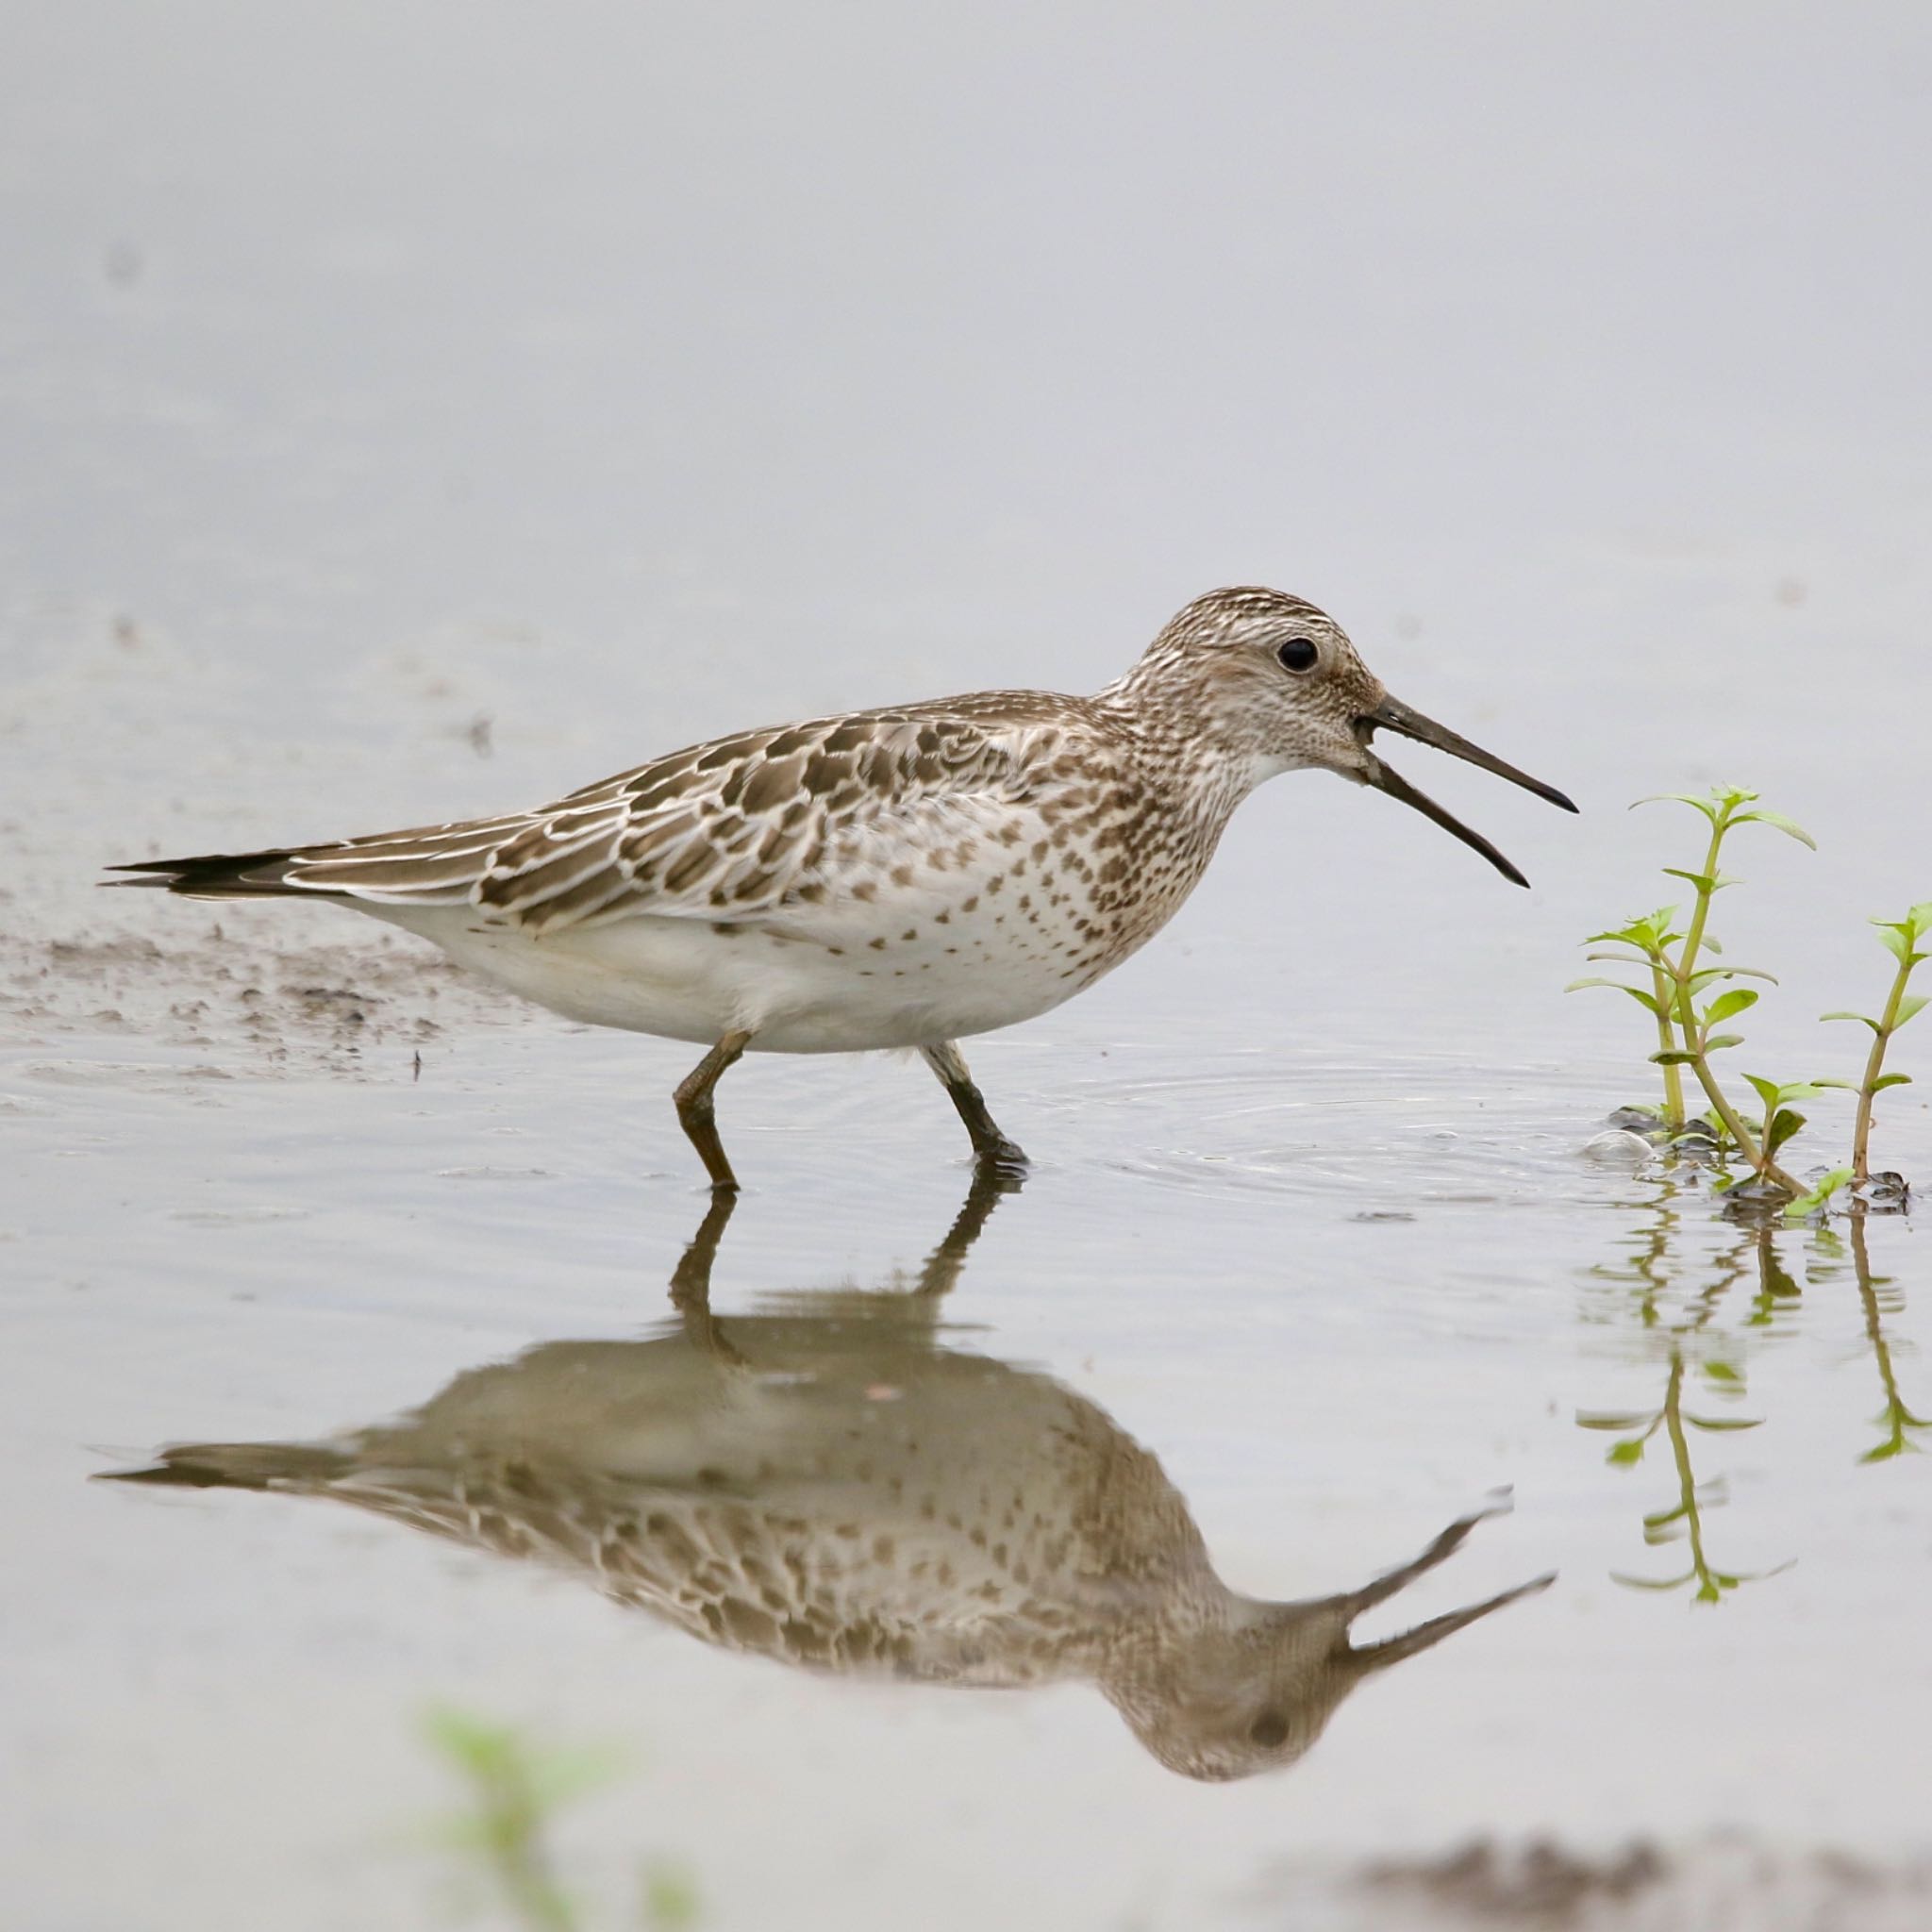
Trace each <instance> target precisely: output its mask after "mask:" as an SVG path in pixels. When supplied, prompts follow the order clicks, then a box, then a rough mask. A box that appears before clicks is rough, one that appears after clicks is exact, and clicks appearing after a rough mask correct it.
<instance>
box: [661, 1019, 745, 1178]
mask: <svg viewBox="0 0 1932 1932" xmlns="http://www.w3.org/2000/svg"><path fill="white" fill-rule="evenodd" d="M750 1044H751V1035H750V1034H749V1033H727V1034H726V1035H725V1036H724V1039H723V1040H721V1041H719V1042H718V1043H717V1045H716V1046H714V1047H713V1048H712V1049H711V1050H710V1052H709V1053H708V1054H707V1055H706V1056H705V1057H704V1058H703V1059H701V1060H700V1061H699V1062H698V1063H697V1065H696V1066H694V1067H693V1068H692V1069H691V1072H690V1073H689V1074H686V1075H685V1076H684V1078H683V1079H682V1080H680V1081H679V1082H678V1085H677V1091H676V1093H675V1095H674V1096H673V1098H674V1099H675V1101H676V1102H677V1118H678V1122H679V1124H681V1125H682V1126H683V1128H684V1131H685V1133H686V1135H687V1136H688V1137H689V1138H690V1141H691V1145H692V1146H693V1147H695V1148H696V1149H697V1150H698V1158H699V1159H700V1160H702V1161H703V1162H704V1163H705V1172H706V1173H707V1174H709V1175H710V1176H711V1185H712V1187H714V1188H725V1189H729V1190H731V1191H736V1190H737V1187H738V1176H737V1175H736V1174H733V1173H732V1172H731V1163H730V1162H729V1161H728V1160H726V1159H725V1158H724V1145H723V1143H722V1142H721V1141H719V1139H718V1117H717V1114H716V1112H715V1111H714V1109H713V1108H712V1106H711V1089H712V1088H714V1087H715V1086H716V1085H717V1084H718V1076H719V1074H722V1073H723V1072H724V1069H725V1068H726V1067H730V1066H735V1065H736V1064H737V1063H738V1061H739V1059H740V1058H741V1057H742V1055H743V1053H744V1050H745V1048H746V1047H747V1046H749V1045H750Z"/></svg>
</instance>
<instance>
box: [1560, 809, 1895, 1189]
mask: <svg viewBox="0 0 1932 1932" xmlns="http://www.w3.org/2000/svg"><path fill="white" fill-rule="evenodd" d="M1659 802H1671V803H1675V804H1681V805H1688V806H1690V807H1691V808H1692V809H1693V810H1694V811H1696V812H1698V813H1700V814H1702V816H1703V818H1704V820H1705V822H1706V824H1707V826H1708V828H1709V837H1708V840H1707V844H1706V847H1705V852H1704V858H1703V861H1702V863H1701V865H1700V866H1699V867H1698V868H1697V870H1695V871H1691V870H1688V869H1686V868H1683V867H1680V866H1666V867H1665V868H1664V871H1665V873H1666V874H1668V875H1669V876H1671V877H1673V878H1679V879H1682V880H1684V881H1685V882H1686V884H1688V885H1689V886H1690V888H1691V915H1690V918H1689V919H1688V921H1687V922H1686V923H1685V924H1683V925H1682V926H1681V927H1680V926H1679V925H1678V924H1677V914H1678V908H1677V907H1675V906H1663V907H1659V908H1657V910H1656V911H1655V912H1650V913H1645V914H1643V915H1642V916H1641V917H1639V918H1636V919H1633V920H1630V921H1629V922H1628V923H1627V924H1624V925H1622V926H1619V927H1616V928H1613V929H1611V930H1609V931H1606V932H1598V933H1592V934H1591V936H1590V938H1589V939H1588V940H1587V941H1585V942H1584V943H1585V944H1586V945H1588V946H1591V947H1593V948H1603V949H1606V950H1595V951H1591V952H1590V953H1589V954H1588V955H1586V957H1587V958H1589V959H1591V960H1592V961H1606V962H1610V963H1614V964H1616V965H1618V966H1621V967H1624V968H1626V969H1632V970H1634V971H1635V973H1636V974H1637V975H1638V977H1639V984H1637V985H1634V986H1633V985H1631V984H1630V983H1629V981H1628V980H1626V979H1617V978H1610V977H1607V976H1606V975H1602V974H1591V975H1589V976H1587V977H1585V978H1582V979H1577V980H1573V981H1572V982H1571V984H1570V986H1569V987H1568V988H1567V989H1566V991H1572V992H1574V991H1576V990H1577V989H1578V988H1581V987H1588V986H1607V987H1612V988H1614V989H1615V990H1616V991H1619V992H1623V993H1627V994H1628V995H1629V997H1630V998H1632V999H1633V1000H1635V1001H1636V1002H1637V1003H1638V1004H1639V1005H1640V1006H1641V1007H1642V1008H1645V1009H1646V1010H1647V1011H1648V1012H1649V1013H1650V1015H1651V1017H1652V1020H1653V1023H1654V1024H1655V1026H1656V1029H1657V1048H1656V1050H1655V1051H1654V1052H1653V1053H1652V1054H1651V1056H1650V1058H1651V1059H1652V1060H1653V1061H1654V1062H1655V1063H1656V1064H1657V1066H1658V1067H1659V1068H1660V1069H1661V1070H1662V1074H1663V1090H1664V1098H1663V1104H1662V1105H1661V1107H1657V1108H1645V1109H1644V1110H1645V1111H1647V1112H1650V1113H1652V1114H1654V1115H1655V1117H1656V1118H1657V1121H1658V1122H1659V1124H1660V1127H1661V1130H1662V1133H1663V1135H1664V1137H1665V1139H1666V1141H1667V1142H1668V1143H1671V1144H1675V1145H1679V1146H1683V1145H1686V1144H1688V1143H1691V1142H1693V1141H1694V1142H1696V1143H1698V1144H1700V1145H1702V1146H1706V1147H1712V1148H1714V1149H1715V1151H1716V1152H1717V1153H1718V1155H1719V1156H1720V1157H1722V1156H1723V1155H1724V1153H1726V1152H1729V1151H1734V1152H1735V1153H1736V1154H1737V1156H1738V1157H1739V1158H1740V1159H1742V1160H1743V1161H1745V1162H1747V1163H1748V1164H1749V1166H1750V1168H1751V1173H1752V1177H1753V1179H1754V1180H1755V1181H1756V1182H1757V1184H1758V1186H1759V1187H1760V1189H1762V1190H1765V1191H1778V1192H1781V1193H1783V1194H1784V1195H1785V1196H1786V1197H1787V1205H1786V1208H1785V1211H1786V1213H1787V1214H1789V1215H1791V1216H1793V1217H1802V1216H1804V1215H1808V1214H1812V1213H1815V1212H1817V1211H1818V1210H1819V1209H1820V1208H1823V1207H1824V1205H1825V1203H1826V1202H1828V1201H1829V1200H1830V1198H1831V1196H1832V1195H1833V1194H1834V1193H1835V1192H1837V1191H1838V1190H1839V1189H1840V1188H1841V1187H1843V1186H1844V1185H1845V1184H1846V1183H1847V1182H1851V1183H1853V1184H1854V1185H1855V1186H1861V1187H1862V1186H1863V1185H1864V1184H1865V1183H1866V1182H1867V1181H1868V1180H1869V1179H1870V1178H1871V1169H1870V1144H1871V1131H1872V1105H1873V1102H1874V1099H1875V1098H1876V1096H1877V1095H1878V1094H1879V1093H1881V1092H1883V1091H1885V1090H1886V1089H1887V1088H1890V1087H1897V1086H1903V1085H1905V1084H1906V1083H1907V1081H1908V1080H1909V1078H1910V1075H1909V1074H1889V1073H1887V1072H1886V1071H1885V1057H1886V1052H1887V1049H1888V1048H1889V1046H1890V1042H1891V1040H1892V1038H1893V1036H1894V1035H1895V1034H1897V1032H1898V1031H1899V1029H1900V1028H1901V1027H1902V1026H1904V1025H1906V1024H1907V1022H1909V1021H1910V1020H1912V1019H1913V1018H1914V1017H1915V1016H1916V1015H1917V1014H1918V1013H1919V1012H1920V1011H1921V1010H1923V1008H1924V1007H1925V1005H1926V1004H1927V1002H1926V999H1925V998H1924V997H1923V996H1920V995H1915V994H1911V993H1909V992H1907V981H1908V980H1909V979H1910V977H1911V974H1912V969H1913V968H1914V967H1915V966H1917V965H1919V964H1920V962H1921V961H1922V960H1924V958H1927V957H1928V955H1927V954H1926V953H1924V952H1921V951H1919V950H1918V945H1919V941H1921V940H1923V939H1924V938H1925V937H1926V935H1927V933H1928V932H1932V900H1926V901H1924V902H1923V903H1922V904H1920V905H1917V906H1914V907H1913V908H1911V909H1910V910H1909V911H1908V912H1907V914H1906V916H1905V918H1904V919H1903V920H1897V921H1886V920H1874V921H1873V924H1874V925H1876V926H1877V927H1878V928H1879V935H1880V939H1881V941H1883V943H1884V944H1885V946H1886V947H1887V948H1888V950H1889V951H1890V953H1891V954H1892V956H1893V958H1895V959H1896V960H1897V962H1898V969H1897V972H1896V974H1895V975H1894V977H1893V980H1892V986H1891V991H1890V995H1889V996H1888V998H1887V1000H1886V1003H1885V1006H1884V1008H1883V1010H1882V1011H1881V1013H1880V1015H1879V1016H1878V1017H1877V1018H1876V1019H1873V1018H1871V1017H1869V1016H1867V1015H1865V1014H1863V1013H1827V1014H1825V1015H1824V1018H1825V1019H1828V1020H1857V1021H1859V1022H1861V1023H1862V1024H1864V1025H1866V1026H1869V1027H1870V1028H1871V1029H1872V1034H1873V1041H1872V1051H1871V1053H1870V1055H1869V1056H1868V1058H1867V1060H1866V1065H1865V1073H1864V1076H1863V1078H1862V1079H1861V1080H1857V1081H1852V1080H1840V1079H1818V1080H1793V1081H1783V1082H1780V1081H1776V1080H1772V1079H1769V1078H1767V1077H1765V1076H1763V1075H1760V1074H1745V1075H1744V1076H1743V1078H1744V1081H1745V1084H1746V1085H1748V1086H1749V1087H1750V1088H1751V1090H1752V1091H1754V1092H1755V1093H1756V1094H1757V1099H1758V1102H1759V1104H1760V1108H1761V1111H1760V1112H1759V1113H1758V1114H1757V1115H1756V1116H1755V1117H1754V1116H1752V1115H1750V1114H1748V1113H1746V1112H1744V1111H1743V1110H1741V1109H1740V1108H1739V1107H1738V1106H1737V1105H1736V1104H1735V1103H1734V1102H1733V1101H1732V1099H1731V1097H1730V1096H1729V1095H1728V1094H1727V1093H1726V1092H1725V1091H1724V1085H1723V1083H1722V1081H1721V1080H1720V1079H1719V1077H1718V1074H1717V1069H1716V1066H1715V1064H1714V1056H1716V1055H1717V1054H1720V1053H1725V1052H1728V1051H1729V1050H1731V1049H1732V1048H1733V1047H1737V1046H1741V1045H1742V1044H1743V1035H1742V1034H1741V1033H1738V1032H1734V1031H1731V1030H1728V1029H1729V1028H1730V1027H1731V1025H1732V1024H1733V1023H1734V1022H1735V1021H1737V1019H1738V1018H1739V1017H1740V1015H1741V1014H1743V1013H1746V1012H1748V1011H1749V1010H1750V1009H1751V1008H1753V1007H1754V1006H1756V1005H1757V1000H1758V997H1759V995H1758V992H1757V988H1755V987H1746V986H1735V985H1731V984H1729V982H1730V981H1733V980H1737V979H1740V978H1742V979H1760V980H1765V981H1768V982H1770V983H1771V984H1773V985H1775V984H1776V979H1775V977H1774V975H1773V974H1769V973H1766V972H1763V971H1761V970H1760V969H1758V968H1757V967H1751V966H1738V965H1733V964H1731V963H1729V962H1728V961H1725V963H1724V964H1722V965H1715V964H1711V963H1709V962H1710V961H1711V960H1712V959H1720V958H1723V953H1724V949H1723V947H1722V946H1721V945H1720V944H1719V942H1718V940H1717V937H1716V935H1715V934H1714V933H1712V932H1711V930H1710V908H1711V903H1712V901H1713V900H1714V899H1715V898H1716V897H1717V895H1718V893H1720V892H1721V891H1724V890H1725V888H1727V887H1729V886H1734V885H1736V884H1737V883H1738V881H1737V880H1736V879H1734V878H1730V877H1727V876H1726V875H1725V874H1724V873H1723V872H1722V871H1721V870H1720V869H1719V861H1720V858H1721V856H1722V854H1723V850H1724V841H1725V840H1726V839H1727V838H1728V837H1729V836H1730V834H1731V833H1732V832H1734V831H1736V830H1737V829H1738V827H1740V825H1751V824H1763V825H1771V826H1773V827H1774V828H1775V829H1776V830H1778V831H1781V832H1784V833H1786V834H1788V835H1789V836H1790V837H1791V838H1793V839H1796V840H1797V841H1799V842H1800V843H1801V844H1804V845H1807V846H1809V847H1810V848H1811V849H1812V850H1813V851H1815V850H1816V849H1817V846H1816V843H1815V842H1814V841H1813V840H1812V838H1811V835H1810V834H1809V833H1808V832H1807V831H1806V830H1805V828H1804V827H1803V826H1802V825H1799V824H1795V823H1794V822H1793V821H1792V820H1790V819H1788V818H1787V817H1785V815H1784V814H1783V813H1782V812H1775V811H1773V810H1771V809H1770V808H1768V807H1766V806H1764V805H1762V804H1760V803H1759V802H1758V797H1757V792H1755V791H1744V790H1743V789H1741V788H1740V787H1738V786H1718V787H1713V788H1712V790H1711V791H1710V793H1709V795H1708V796H1707V797H1699V796H1697V795H1696V794H1695V793H1692V792H1683V791H1677V792H1670V793H1667V794H1665V796H1664V800H1663V801H1659V800H1655V799H1639V800H1638V804H1640V805H1650V804H1655V803H1659ZM1686 1068H1688V1069H1689V1070H1690V1071H1691V1074H1692V1075H1693V1076H1694V1077H1695V1079H1696V1081H1697V1084H1698V1087H1699V1088H1700V1089H1701V1090H1702V1091H1703V1095H1704V1099H1705V1102H1706V1104H1707V1107H1708V1109H1709V1117H1708V1119H1707V1120H1706V1121H1702V1122H1700V1121H1696V1120H1693V1118H1692V1116H1691V1113H1690V1110H1689V1108H1687V1106H1686V1103H1685V1089H1684V1078H1683V1070H1684V1069H1686ZM1826 1087H1842V1088H1846V1089H1849V1090H1850V1091H1854V1092H1856V1093H1857V1096H1858V1104H1857V1119H1856V1122H1855V1124H1854V1128H1853V1137H1852V1158H1851V1160H1850V1162H1849V1164H1847V1165H1845V1166H1842V1167H1835V1168H1833V1169H1831V1170H1830V1171H1829V1172H1828V1173H1826V1174H1824V1175H1823V1176H1821V1177H1820V1178H1819V1179H1818V1180H1817V1181H1815V1182H1813V1183H1812V1184H1811V1185H1809V1186H1808V1187H1807V1185H1806V1184H1805V1183H1804V1182H1803V1181H1801V1180H1798V1179H1797V1178H1796V1177H1795V1176H1793V1175H1792V1174H1790V1171H1789V1170H1788V1169H1787V1168H1786V1167H1784V1166H1783V1165H1782V1164H1781V1163H1780V1161H1779V1159H1778V1156H1779V1154H1780V1153H1781V1152H1782V1150H1783V1149H1784V1147H1785V1145H1786V1143H1787V1142H1788V1141H1790V1139H1791V1138H1792V1136H1793V1135H1795V1134H1796V1133H1797V1132H1798V1131H1799V1129H1800V1128H1802V1127H1803V1126H1804V1125H1805V1121H1806V1117H1805V1115H1804V1114H1802V1113H1800V1112H1799V1111H1798V1108H1797V1103H1798V1102H1800V1101H1805V1100H1811V1099H1814V1098H1815V1097H1816V1096H1817V1095H1818V1093H1819V1092H1820V1091H1823V1090H1824V1088H1826Z"/></svg>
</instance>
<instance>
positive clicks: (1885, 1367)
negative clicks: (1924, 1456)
mask: <svg viewBox="0 0 1932 1932" xmlns="http://www.w3.org/2000/svg"><path fill="white" fill-rule="evenodd" d="M1852 1267H1853V1270H1854V1272H1855V1273H1856V1274H1857V1279H1858V1300H1859V1301H1860V1302H1861V1303H1862V1304H1863V1306H1864V1309H1865V1339H1866V1340H1867V1341H1869V1342H1870V1343H1871V1344H1872V1357H1873V1359H1874V1361H1875V1362H1876V1363H1877V1364H1878V1379H1879V1381H1880V1382H1881V1383H1882V1384H1883V1385H1884V1388H1885V1410H1884V1413H1883V1414H1882V1415H1880V1416H1879V1417H1878V1421H1879V1422H1880V1423H1881V1424H1884V1425H1885V1427H1886V1428H1887V1429H1888V1431H1889V1433H1888V1435H1887V1436H1886V1439H1885V1441H1882V1442H1881V1443H1879V1445H1878V1447H1877V1448H1875V1449H1868V1450H1867V1451H1866V1452H1865V1454H1864V1455H1863V1456H1861V1457H1859V1458H1858V1460H1859V1461H1860V1462H1889V1461H1890V1459H1891V1458H1892V1457H1894V1456H1899V1455H1903V1454H1904V1452H1905V1451H1906V1450H1907V1449H1913V1448H1916V1447H1917V1446H1918V1445H1917V1444H1916V1443H1915V1442H1912V1441H1908V1440H1907V1436H1906V1431H1907V1429H1925V1428H1932V1421H1928V1420H1927V1419H1926V1418H1925V1417H1924V1416H1920V1415H1914V1414H1913V1413H1912V1412H1911V1410H1910V1409H1909V1408H1907V1407H1906V1405H1905V1399H1904V1397H1903V1396H1901V1395H1900V1394H1899V1392H1898V1374H1897V1371H1896V1370H1894V1369H1893V1367H1892V1363H1891V1344H1890V1342H1889V1341H1886V1339H1885V1328H1884V1325H1883V1323H1882V1321H1881V1319H1880V1310H1879V1307H1878V1289H1879V1283H1878V1282H1877V1281H1875V1280H1874V1278H1873V1275H1872V1257H1871V1255H1870V1254H1869V1253H1868V1252H1867V1250H1866V1246H1865V1216H1864V1213H1863V1211H1862V1210H1855V1211H1854V1213H1853V1215H1852Z"/></svg>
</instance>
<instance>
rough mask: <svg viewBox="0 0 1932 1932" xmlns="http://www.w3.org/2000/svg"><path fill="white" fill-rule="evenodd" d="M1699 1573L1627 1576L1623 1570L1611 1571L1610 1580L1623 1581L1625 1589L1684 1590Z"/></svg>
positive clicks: (1613, 1581) (1691, 1571) (1689, 1571)
mask: <svg viewBox="0 0 1932 1932" xmlns="http://www.w3.org/2000/svg"><path fill="white" fill-rule="evenodd" d="M1696 1574H1697V1573H1696V1571H1694V1570H1687V1571H1685V1573H1684V1574H1683V1575H1681V1576H1626V1575H1624V1573H1623V1572H1622V1571H1621V1570H1612V1571H1611V1572H1610V1581H1611V1582H1612V1583H1621V1584H1622V1585H1623V1586H1624V1589H1625V1590H1657V1591H1663V1590H1682V1589H1683V1587H1684V1586H1685V1585H1686V1584H1687V1583H1689V1582H1690V1581H1691V1578H1692V1577H1693V1576H1695V1575H1696Z"/></svg>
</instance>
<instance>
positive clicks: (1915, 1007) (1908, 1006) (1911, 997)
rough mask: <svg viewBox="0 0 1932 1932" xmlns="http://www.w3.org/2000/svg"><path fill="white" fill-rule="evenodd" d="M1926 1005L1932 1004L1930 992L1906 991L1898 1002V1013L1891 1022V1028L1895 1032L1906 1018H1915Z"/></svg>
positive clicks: (1904, 1022)
mask: <svg viewBox="0 0 1932 1932" xmlns="http://www.w3.org/2000/svg"><path fill="white" fill-rule="evenodd" d="M1928 1005H1932V993H1923V992H1912V993H1907V995H1906V996H1905V998H1904V999H1902V1000H1900V1001H1899V1003H1898V1014H1897V1017H1896V1018H1895V1019H1894V1020H1893V1021H1892V1023H1891V1030H1892V1031H1893V1032H1894V1033H1896V1032H1897V1031H1898V1029H1899V1028H1900V1027H1901V1026H1903V1025H1904V1024H1906V1022H1907V1020H1916V1019H1917V1018H1918V1017H1919V1015H1920V1014H1921V1013H1923V1012H1924V1010H1925V1008H1926V1007H1927V1006H1928Z"/></svg>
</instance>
